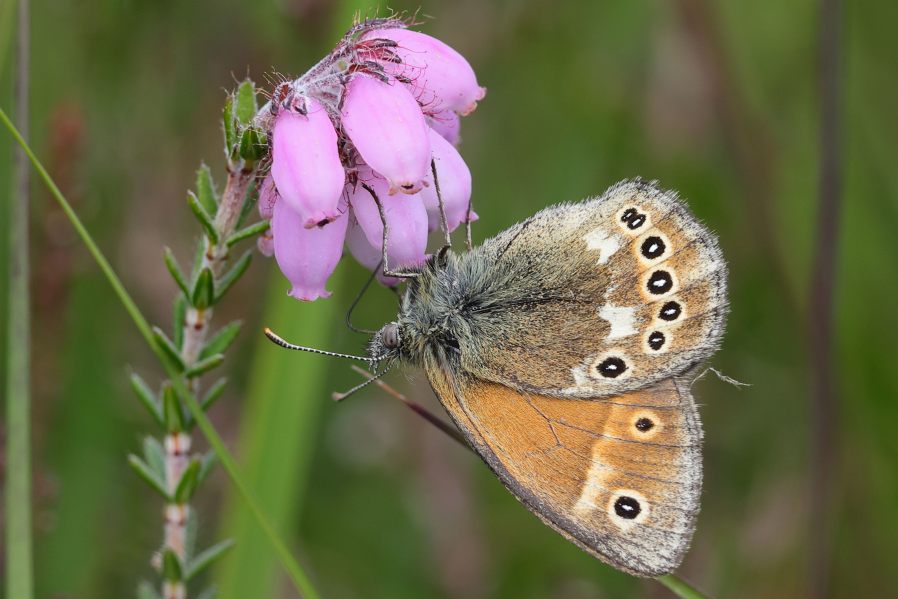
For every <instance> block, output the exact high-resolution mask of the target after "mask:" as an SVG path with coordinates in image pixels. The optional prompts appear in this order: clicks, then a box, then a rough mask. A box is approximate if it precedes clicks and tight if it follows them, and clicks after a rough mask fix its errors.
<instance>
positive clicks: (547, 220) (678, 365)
mask: <svg viewBox="0 0 898 599" xmlns="http://www.w3.org/2000/svg"><path fill="white" fill-rule="evenodd" d="M460 260H461V262H462V268H464V267H465V262H466V261H467V262H468V263H479V262H484V263H488V264H489V265H490V268H489V270H488V274H487V275H486V276H485V278H484V279H483V281H482V287H483V289H481V290H479V295H480V296H482V297H489V298H491V299H490V302H488V303H485V304H484V305H479V306H477V307H476V308H475V309H474V310H472V317H471V319H470V322H471V328H472V330H471V335H472V337H474V338H488V339H491V340H493V341H492V342H491V343H489V344H482V345H478V346H476V347H475V348H469V352H468V354H467V355H465V356H463V358H464V363H463V366H464V369H465V370H466V371H468V372H470V373H471V374H474V375H476V376H477V377H478V378H481V379H485V380H491V381H494V382H496V383H500V384H505V385H509V386H511V387H513V388H516V389H518V390H522V391H523V390H526V391H531V392H538V393H542V394H546V395H551V396H560V397H580V398H589V397H596V396H605V395H611V394H615V393H622V392H626V391H629V390H633V389H639V388H641V387H644V386H645V385H648V384H651V383H653V382H656V381H659V380H662V379H664V378H668V377H671V376H675V375H678V374H682V373H683V372H685V371H686V370H688V369H689V368H691V367H693V366H695V365H696V364H698V363H699V362H701V361H702V360H704V359H705V358H707V357H708V356H709V355H710V354H711V353H713V351H714V350H715V349H716V347H717V345H718V343H719V339H720V337H721V335H722V333H723V322H724V318H725V315H726V309H727V303H726V266H725V263H724V261H723V259H722V257H721V253H720V250H719V248H718V245H717V241H716V239H715V237H714V236H713V235H712V234H711V233H710V232H709V231H708V230H707V229H705V228H704V227H703V226H702V225H701V224H700V223H699V222H698V221H697V220H696V219H695V217H694V216H692V214H690V212H689V210H688V209H687V208H686V206H685V205H684V204H682V203H681V202H680V201H679V200H678V199H677V197H676V194H674V193H673V192H665V191H661V190H660V189H658V188H657V187H655V186H654V185H652V184H648V183H644V182H641V181H635V182H624V183H621V184H618V185H616V186H614V187H613V188H611V189H610V190H609V191H607V192H606V193H605V194H604V195H603V196H602V197H600V198H597V199H593V200H588V201H586V202H582V203H580V204H563V205H559V206H555V207H552V208H549V209H546V210H544V211H542V212H540V213H539V214H537V215H535V216H534V217H532V218H531V219H528V220H527V221H524V222H523V223H521V224H519V225H516V226H514V227H512V228H511V229H509V230H507V231H505V232H504V233H502V234H500V235H498V236H497V237H495V238H493V239H491V240H488V241H487V242H486V243H484V245H483V246H482V247H481V248H478V249H477V250H475V251H474V252H472V253H471V254H468V255H466V256H462V257H461V258H460ZM471 270H474V271H476V268H472V269H471ZM507 290H510V291H507ZM470 349H473V351H470Z"/></svg>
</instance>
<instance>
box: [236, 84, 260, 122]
mask: <svg viewBox="0 0 898 599" xmlns="http://www.w3.org/2000/svg"><path fill="white" fill-rule="evenodd" d="M257 112H259V105H258V104H257V102H256V85H255V84H254V83H253V82H252V81H250V80H249V79H244V80H243V81H241V82H240V85H238V86H237V94H236V96H235V104H234V114H235V116H236V117H237V121H238V122H239V123H240V124H241V125H249V124H250V123H251V122H252V120H253V117H255V116H256V113H257Z"/></svg>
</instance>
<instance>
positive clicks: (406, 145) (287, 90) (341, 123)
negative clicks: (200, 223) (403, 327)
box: [259, 19, 486, 301]
mask: <svg viewBox="0 0 898 599" xmlns="http://www.w3.org/2000/svg"><path fill="white" fill-rule="evenodd" d="M485 93H486V90H485V89H484V88H482V87H480V86H479V85H478V83H477V78H476V76H475V74H474V71H473V69H472V68H471V66H470V64H468V62H467V61H466V60H465V59H464V57H462V56H461V55H460V54H459V53H458V52H456V51H455V50H454V49H452V48H451V47H449V46H448V45H446V44H444V43H443V42H441V41H440V40H438V39H435V38H433V37H431V36H428V35H425V34H423V33H420V32H417V31H412V30H410V29H408V28H407V27H406V24H405V23H404V22H403V21H401V20H398V19H375V20H369V21H366V22H364V23H361V24H359V25H357V26H356V27H354V28H353V29H351V30H350V31H349V32H348V33H347V34H346V36H344V38H343V39H342V40H341V42H340V43H339V44H338V46H337V47H336V48H335V49H334V50H333V51H332V52H331V54H330V55H328V56H327V57H326V58H325V59H324V60H322V61H321V62H320V63H319V64H318V65H316V66H315V67H314V68H313V69H312V70H310V71H309V72H308V73H306V74H305V75H303V76H302V77H300V78H299V79H297V80H296V81H293V82H288V83H283V84H281V85H280V86H279V87H278V88H277V89H276V90H275V92H274V93H273V97H272V100H271V103H270V104H269V107H268V109H267V111H264V112H265V113H264V115H263V118H264V123H263V126H264V128H265V129H266V130H267V131H268V139H269V140H270V145H271V155H270V158H271V168H270V170H269V173H268V175H267V176H266V177H265V178H264V180H263V181H262V183H261V185H260V189H259V211H260V213H261V215H262V217H263V218H266V219H270V220H271V229H270V230H269V232H268V234H266V235H265V236H264V237H262V238H261V239H260V242H259V246H260V249H261V250H262V252H263V253H265V254H266V255H271V254H274V257H275V259H276V260H277V263H278V266H279V267H280V269H281V271H282V272H283V273H284V275H285V276H286V277H287V278H288V279H289V280H290V283H291V284H292V289H291V291H290V295H291V296H293V297H295V298H297V299H300V300H306V301H312V300H315V299H317V298H319V297H328V296H329V295H330V293H329V292H328V291H327V290H326V289H325V284H326V282H327V280H328V278H329V277H330V275H331V273H333V271H334V269H335V268H336V266H337V263H338V262H339V260H340V258H341V256H342V254H343V247H344V245H345V246H346V247H347V248H348V249H349V252H350V253H351V254H352V255H353V256H354V257H355V258H356V260H358V261H359V262H360V263H361V264H362V265H364V266H365V267H366V268H368V269H371V270H375V269H378V278H379V279H380V281H381V282H382V283H384V284H386V285H396V284H398V283H399V279H397V278H395V277H389V276H385V275H384V274H383V267H382V265H381V263H382V259H383V256H384V255H386V261H387V266H388V269H389V270H388V272H398V271H400V270H402V269H403V268H408V267H414V266H416V265H419V264H421V263H422V262H423V261H424V260H425V256H426V254H425V253H426V249H427V239H428V234H429V233H430V232H433V231H435V230H438V229H442V228H445V229H447V230H448V231H447V233H448V232H451V231H453V230H454V229H456V228H457V227H458V226H459V225H460V224H461V223H466V222H470V221H472V220H475V219H476V215H475V214H474V213H473V212H472V211H471V206H470V199H471V173H470V171H469V169H468V167H467V165H466V164H465V162H464V160H463V159H462V157H461V155H460V154H459V153H458V150H457V149H456V145H457V144H458V142H459V127H460V125H459V121H460V117H461V116H464V115H467V114H469V113H470V112H471V111H473V110H474V109H475V108H476V106H477V102H478V101H479V100H481V99H482V98H483V97H484V95H485ZM434 175H436V179H435V178H434ZM441 204H442V206H441ZM384 222H386V228H387V231H388V233H389V234H388V236H387V239H386V246H387V247H386V252H385V253H384V238H385V235H384ZM443 225H445V227H443Z"/></svg>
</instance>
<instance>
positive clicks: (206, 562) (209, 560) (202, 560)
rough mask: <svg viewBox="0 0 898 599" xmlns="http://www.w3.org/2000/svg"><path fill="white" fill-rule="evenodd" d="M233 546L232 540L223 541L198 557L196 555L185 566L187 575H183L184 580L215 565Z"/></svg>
mask: <svg viewBox="0 0 898 599" xmlns="http://www.w3.org/2000/svg"><path fill="white" fill-rule="evenodd" d="M233 546H234V540H233V539H225V540H224V541H221V542H220V543H216V544H215V545H212V546H211V547H209V548H208V549H206V550H205V551H203V552H202V553H200V554H199V555H197V556H196V557H195V558H194V559H193V560H192V561H191V562H190V564H189V565H188V566H187V573H186V574H185V576H184V577H185V578H186V579H187V580H190V579H191V578H193V577H194V576H196V575H197V574H199V573H200V572H202V571H203V570H205V569H206V568H207V567H209V566H210V565H212V564H213V563H215V562H216V561H217V560H218V559H220V558H221V557H222V556H223V555H224V554H225V553H227V551H228V549H230V548H231V547H233Z"/></svg>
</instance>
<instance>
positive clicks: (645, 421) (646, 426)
mask: <svg viewBox="0 0 898 599" xmlns="http://www.w3.org/2000/svg"><path fill="white" fill-rule="evenodd" d="M653 428H655V423H654V422H652V419H651V418H646V417H645V416H643V417H642V418H640V419H639V420H637V421H636V430H638V431H639V432H640V433H647V432H649V431H650V430H652V429H653Z"/></svg>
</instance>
